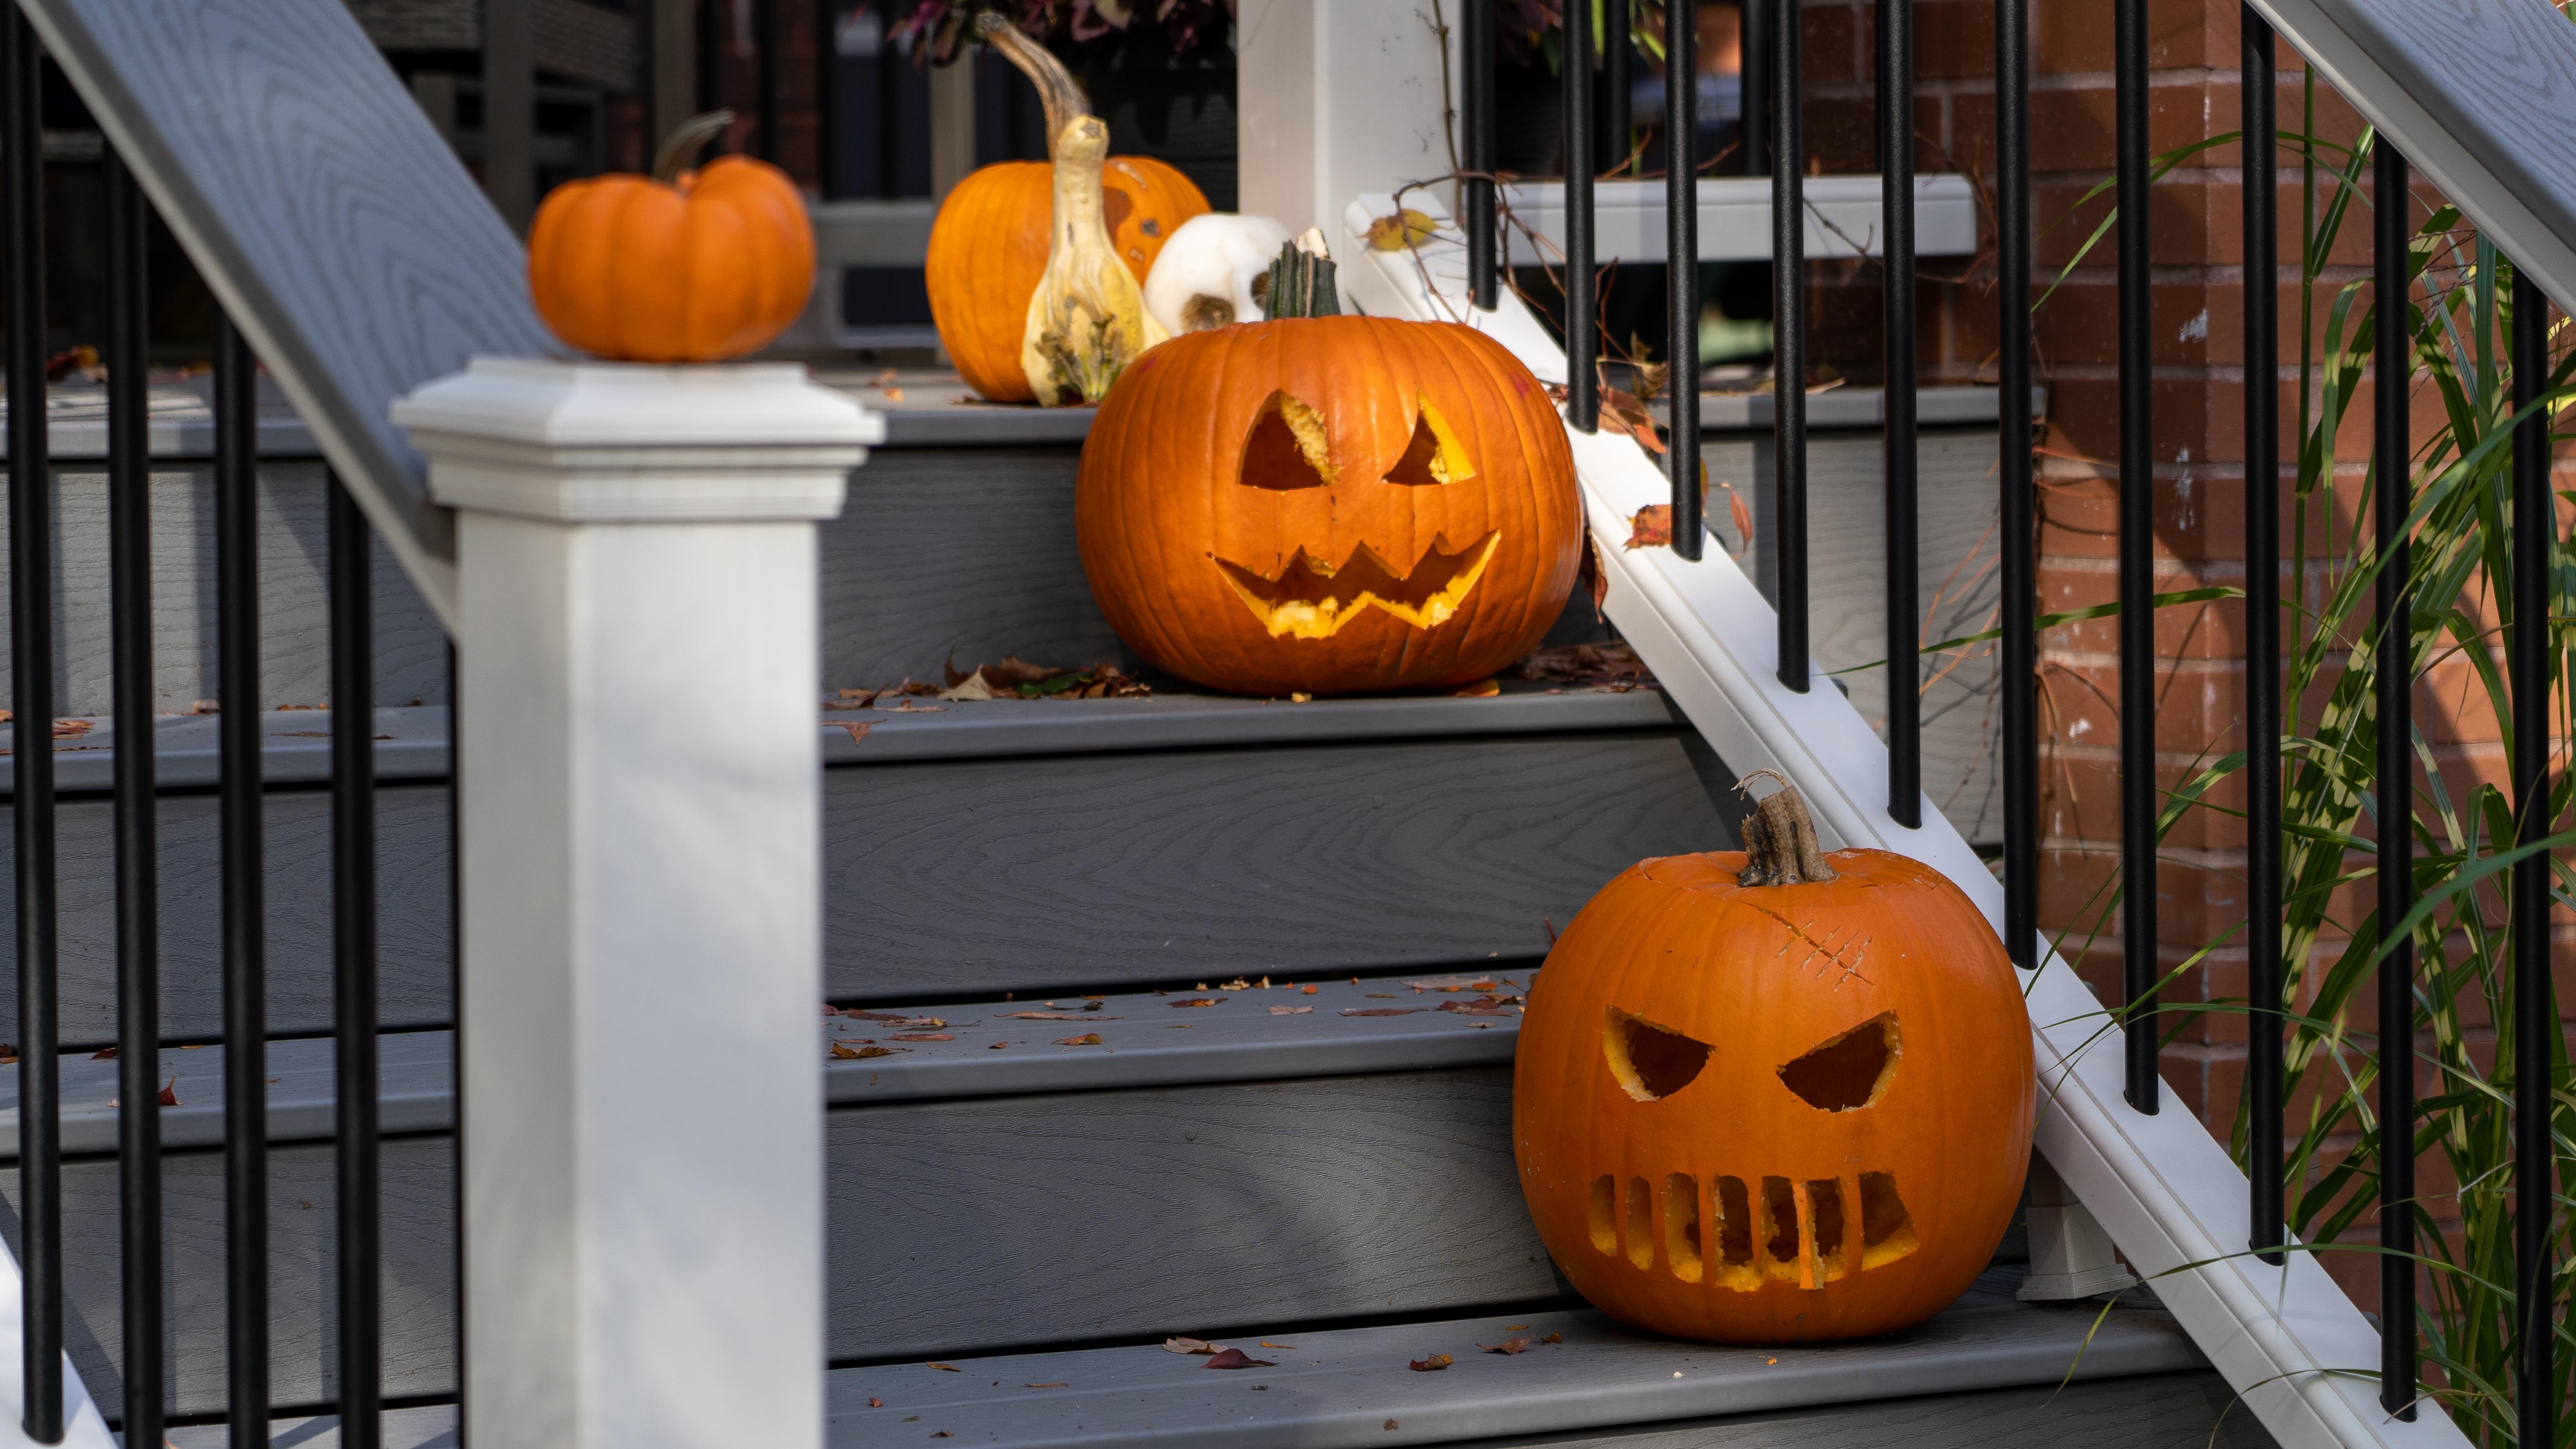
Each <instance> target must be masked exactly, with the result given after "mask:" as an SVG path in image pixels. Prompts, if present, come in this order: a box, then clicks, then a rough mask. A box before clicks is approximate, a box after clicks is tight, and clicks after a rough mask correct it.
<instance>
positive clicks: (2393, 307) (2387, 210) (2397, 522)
mask: <svg viewBox="0 0 2576 1449" xmlns="http://www.w3.org/2000/svg"><path fill="white" fill-rule="evenodd" d="M2371 159H2372V166H2373V169H2374V172H2375V181H2376V190H2375V192H2374V193H2373V199H2372V203H2371V204H2372V207H2373V210H2372V213H2371V219H2372V221H2373V223H2374V225H2373V226H2372V227H2371V236H2372V250H2373V254H2374V255H2373V262H2374V264H2375V268H2376V274H2375V280H2374V283H2373V287H2372V297H2373V301H2374V304H2375V306H2376V310H2377V317H2378V326H2377V328H2376V336H2375V337H2374V339H2373V341H2374V358H2375V363H2376V369H2377V377H2376V378H2375V379H2374V391H2373V395H2372V400H2373V403H2374V407H2373V409H2372V412H2373V415H2374V421H2375V423H2376V429H2375V431H2376V432H2377V435H2378V436H2377V440H2376V446H2377V452H2378V455H2379V467H2378V476H2377V478H2376V480H2375V482H2376V484H2377V489H2376V495H2377V496H2376V497H2375V498H2374V499H2373V500H2372V503H2371V509H2372V512H2373V515H2374V517H2375V518H2376V525H2375V526H2376V527H2377V528H2378V530H2379V553H2380V562H2379V577H2378V579H2377V580H2376V583H2377V585H2378V609H2379V658H2378V676H2379V677H2378V679H2377V680H2376V681H2375V683H2376V685H2377V691H2378V700H2377V705H2378V719H2377V721H2376V723H2377V725H2378V734H2379V739H2378V746H2379V759H2378V764H2377V774H2378V776H2379V928H2380V930H2382V931H2387V930H2389V929H2390V928H2392V927H2394V926H2395V925H2396V924H2397V923H2398V922H2399V921H2400V920H2402V919H2404V918H2405V915H2406V912H2407V910H2408V909H2409V908H2411V907H2412V906H2413V905H2414V903H2415V889H2414V886H2415V841H2414V830H2413V826H2414V819H2415V751H2414V741H2413V734H2414V711H2413V709H2412V708H2411V705H2412V700H2411V699H2410V698H2409V694H2410V692H2411V691H2412V690H2413V688H2414V683H2415V678H2414V676H2415V661H2414V620H2413V617H2412V616H2413V612H2414V607H2415V605H2414V591H2413V590H2412V589H2411V588H2409V587H2408V585H2407V577H2406V573H2407V567H2408V552H2409V550H2408V548H2407V539H2406V516H2407V513H2408V511H2409V510H2410V509H2411V508H2412V507H2413V501H2414V488H2413V478H2412V476H2411V474H2412V468H2411V463H2412V461H2413V448H2412V447H2411V446H2410V445H2409V443H2408V441H2407V426H2406V405H2407V402H2408V400H2409V399H2408V394H2409V392H2410V391H2411V389H2410V387H2409V383H2410V382H2411V381H2412V375H2413V371H2414V365H2413V364H2414V355H2415V349H2414V339H2413V336H2412V334H2411V332H2410V330H2409V328H2408V326H2407V317H2406V311H2407V304H2406V293H2407V284H2406V259H2407V241H2408V233H2409V228H2408V226H2407V214H2406V213H2407V207H2406V184H2407V183H2406V158H2405V157H2403V156H2401V155H2399V154H2398V153H2397V148H2396V147H2394V146H2392V145H2390V144H2389V143H2388V138H2387V137H2386V136H2382V137H2380V138H2379V141H2378V146H2377V149H2376V152H2375V154H2374V155H2373V156H2372V158H2371ZM2387 944H2388V947H2389V949H2388V954H2387V955H2386V956H2384V957H2382V958H2381V959H2380V963H2379V1246H2380V1248H2381V1249H2382V1250H2383V1252H2384V1253H2385V1254H2386V1256H2384V1257H2382V1258H2381V1259H2380V1260H2379V1324H2380V1329H2379V1373H2380V1376H2379V1402H2380V1404H2381V1406H2382V1407H2384V1408H2386V1409H2388V1410H2389V1411H2390V1412H2392V1413H2394V1414H2396V1415H2397V1416H2398V1417H2399V1418H2401V1419H2411V1418H2413V1417H2415V1262H2414V1258H2413V1254H2414V1252H2415V1031H2414V1027H2415V950H2414V947H2413V945H2412V944H2411V943H2409V942H2408V941H2406V940H2404V939H2402V938H2400V939H2397V940H2394V941H2390V942H2388V943H2387Z"/></svg>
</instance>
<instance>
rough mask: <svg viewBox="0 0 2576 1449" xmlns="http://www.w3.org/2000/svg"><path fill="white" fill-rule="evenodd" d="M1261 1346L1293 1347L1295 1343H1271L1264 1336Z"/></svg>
mask: <svg viewBox="0 0 2576 1449" xmlns="http://www.w3.org/2000/svg"><path fill="white" fill-rule="evenodd" d="M1261 1346H1262V1347H1263V1348H1295V1347H1296V1346H1297V1345H1295V1344H1293V1343H1272V1342H1271V1341H1270V1340H1269V1339H1266V1338H1265V1339H1263V1340H1261Z"/></svg>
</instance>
